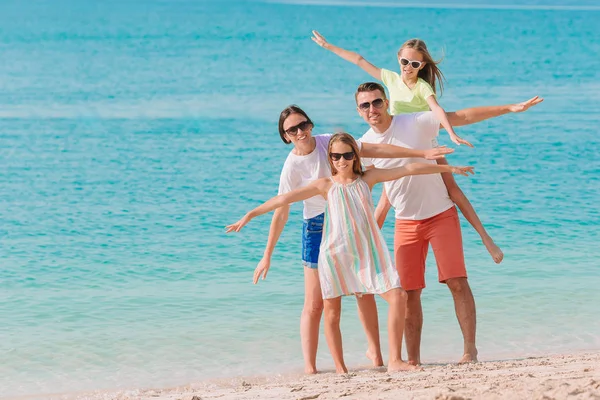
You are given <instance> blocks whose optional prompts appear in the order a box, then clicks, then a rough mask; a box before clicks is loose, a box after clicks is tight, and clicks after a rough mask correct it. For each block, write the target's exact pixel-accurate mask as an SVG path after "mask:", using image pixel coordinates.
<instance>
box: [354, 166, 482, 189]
mask: <svg viewBox="0 0 600 400" xmlns="http://www.w3.org/2000/svg"><path fill="white" fill-rule="evenodd" d="M443 172H451V173H453V174H461V175H465V176H467V175H468V174H469V173H470V174H473V167H454V166H452V165H437V164H426V163H411V164H408V165H405V166H403V167H397V168H390V169H378V168H373V169H370V170H368V171H365V174H364V176H363V179H364V180H365V182H367V184H368V185H369V186H370V187H373V185H375V184H376V183H379V182H387V181H393V180H396V179H400V178H402V177H405V176H408V175H426V174H439V173H443Z"/></svg>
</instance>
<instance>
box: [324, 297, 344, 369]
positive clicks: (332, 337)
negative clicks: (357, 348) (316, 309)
mask: <svg viewBox="0 0 600 400" xmlns="http://www.w3.org/2000/svg"><path fill="white" fill-rule="evenodd" d="M323 303H324V305H325V339H327V345H328V346H329V351H330V352H331V356H332V357H333V362H334V363H335V372H337V373H338V374H346V373H348V368H346V364H344V351H343V349H342V332H341V331H340V317H341V315H342V298H341V297H336V298H335V299H325V300H323Z"/></svg>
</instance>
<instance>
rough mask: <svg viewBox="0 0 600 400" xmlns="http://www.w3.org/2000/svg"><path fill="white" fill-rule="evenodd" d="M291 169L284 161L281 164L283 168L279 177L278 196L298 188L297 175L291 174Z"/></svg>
mask: <svg viewBox="0 0 600 400" xmlns="http://www.w3.org/2000/svg"><path fill="white" fill-rule="evenodd" d="M291 172H292V168H291V167H290V165H289V163H288V162H287V161H286V163H285V164H283V168H282V170H281V176H280V177H279V192H278V194H285V193H288V192H291V191H292V190H294V189H297V188H298V185H300V181H299V179H297V176H298V175H295V174H292V173H291Z"/></svg>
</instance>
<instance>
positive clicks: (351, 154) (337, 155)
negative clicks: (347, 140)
mask: <svg viewBox="0 0 600 400" xmlns="http://www.w3.org/2000/svg"><path fill="white" fill-rule="evenodd" d="M329 157H331V159H332V160H333V161H339V160H340V159H341V158H342V157H344V160H352V159H353V158H354V152H353V151H349V152H347V153H329Z"/></svg>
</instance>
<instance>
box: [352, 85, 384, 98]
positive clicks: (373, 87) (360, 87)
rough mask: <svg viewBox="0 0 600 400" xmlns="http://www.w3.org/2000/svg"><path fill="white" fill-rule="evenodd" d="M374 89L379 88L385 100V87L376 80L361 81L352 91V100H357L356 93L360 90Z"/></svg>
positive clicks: (372, 90)
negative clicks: (354, 90) (354, 91)
mask: <svg viewBox="0 0 600 400" xmlns="http://www.w3.org/2000/svg"><path fill="white" fill-rule="evenodd" d="M375 90H379V91H380V92H381V95H382V96H383V99H384V100H387V96H386V95H385V89H384V88H383V86H381V85H380V84H379V83H377V82H365V83H361V84H360V85H359V86H358V89H356V93H354V101H356V100H357V98H358V94H359V93H362V92H374V91H375Z"/></svg>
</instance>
